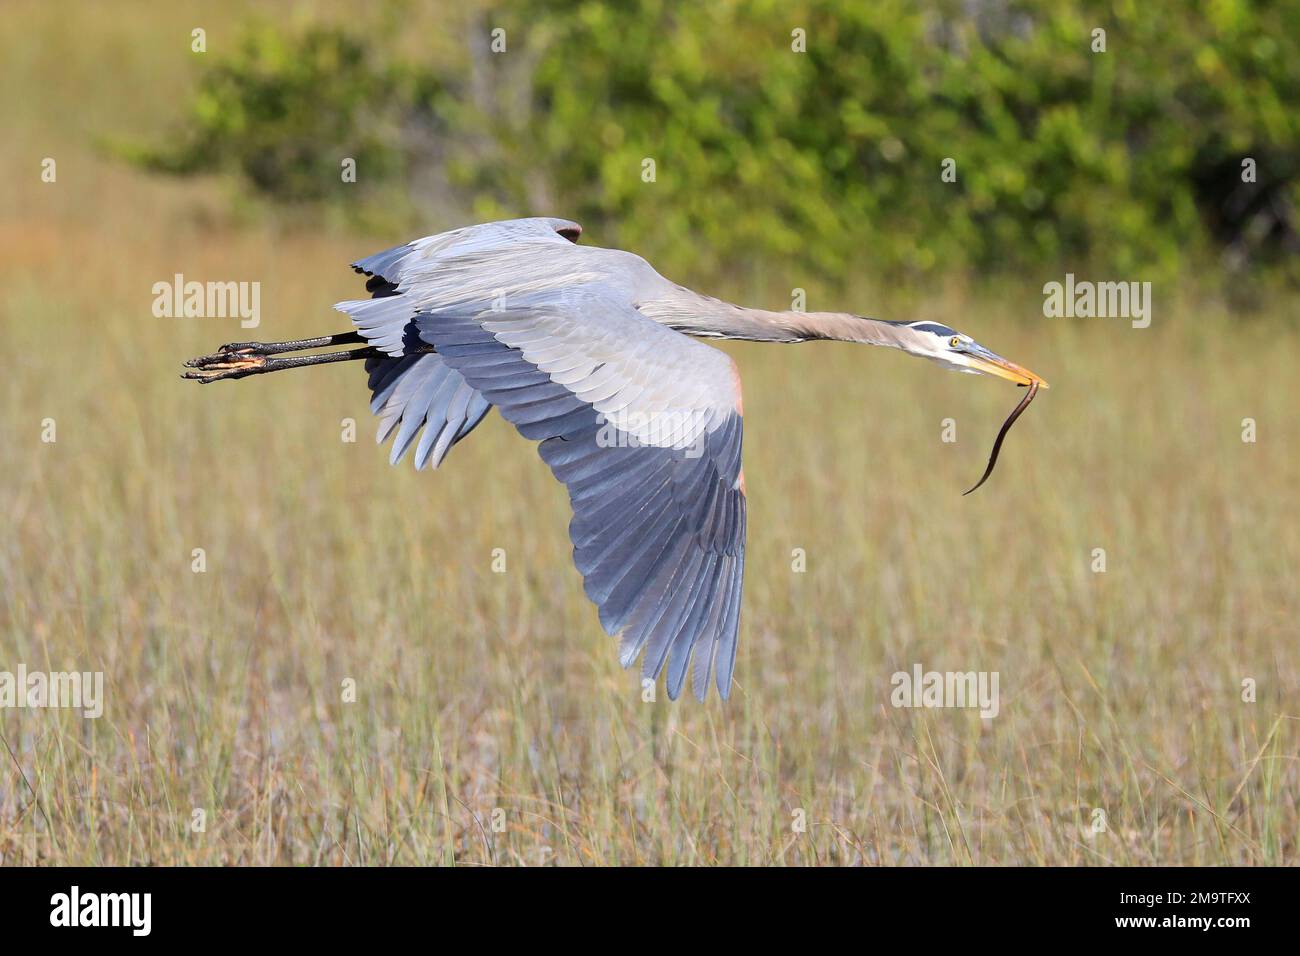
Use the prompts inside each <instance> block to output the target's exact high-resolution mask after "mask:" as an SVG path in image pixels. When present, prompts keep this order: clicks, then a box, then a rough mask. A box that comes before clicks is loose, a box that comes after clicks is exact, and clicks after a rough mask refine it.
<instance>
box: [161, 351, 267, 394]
mask: <svg viewBox="0 0 1300 956" xmlns="http://www.w3.org/2000/svg"><path fill="white" fill-rule="evenodd" d="M259 344H260V343H257V342H232V343H230V344H229V345H223V346H221V350H220V351H218V352H217V353H216V354H214V355H202V356H200V357H198V358H192V359H190V360H189V361H188V362H186V363H185V366H186V367H187V368H189V369H190V370H191V371H188V372H185V373H183V374H182V376H181V377H182V378H188V379H191V380H193V381H196V382H201V383H203V384H205V385H206V384H207V383H208V382H219V381H221V380H222V379H223V378H243V377H244V376H245V375H256V374H257V373H258V372H262V371H265V370H266V356H265V355H264V354H261V353H259V352H257V351H256V347H257V346H258V345H259Z"/></svg>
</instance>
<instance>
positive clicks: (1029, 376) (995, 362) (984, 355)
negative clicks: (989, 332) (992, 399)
mask: <svg viewBox="0 0 1300 956" xmlns="http://www.w3.org/2000/svg"><path fill="white" fill-rule="evenodd" d="M962 354H963V355H965V356H966V358H967V360H968V361H969V364H970V367H971V368H973V369H974V370H975V371H977V372H985V373H987V374H989V375H996V376H997V377H998V378H1005V379H1006V380H1007V381H1009V382H1015V383H1016V384H1017V385H1032V384H1033V383H1034V382H1037V383H1038V387H1039V388H1048V387H1049V386H1048V384H1047V382H1046V381H1044V380H1043V378H1042V376H1040V375H1036V374H1034V373H1033V372H1031V371H1029V369H1027V368H1025V367H1024V366H1022V365H1017V364H1016V363H1015V362H1009V361H1007V360H1006V359H1004V358H1003V357H1002V356H1001V355H998V354H996V353H994V352H990V351H989V350H988V349H986V348H984V346H982V345H976V344H975V343H974V342H972V343H971V344H970V345H968V346H967V347H966V349H965V350H964V351H963V353H962Z"/></svg>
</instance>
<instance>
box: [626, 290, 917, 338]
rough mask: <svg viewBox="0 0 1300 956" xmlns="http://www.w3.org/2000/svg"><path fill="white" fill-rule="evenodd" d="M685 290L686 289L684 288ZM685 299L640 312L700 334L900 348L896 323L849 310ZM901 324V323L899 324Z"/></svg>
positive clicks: (695, 297)
mask: <svg viewBox="0 0 1300 956" xmlns="http://www.w3.org/2000/svg"><path fill="white" fill-rule="evenodd" d="M683 291H686V290H683ZM691 296H692V299H691V300H690V301H682V302H674V303H672V304H671V306H670V307H669V308H667V309H665V310H663V311H660V310H657V309H655V308H654V305H653V304H652V303H645V304H643V305H642V307H641V308H642V311H643V312H644V313H646V314H647V315H649V316H650V317H652V318H655V319H657V320H658V321H660V322H663V323H664V324H666V325H669V326H671V327H672V328H675V329H677V331H679V332H685V333H687V334H688V335H698V336H703V337H705V338H722V339H741V340H744V341H749V342H810V341H814V340H818V339H821V340H828V341H835V342H860V343H862V344H864V345H881V346H885V347H888V348H901V347H902V342H901V337H902V334H903V333H902V332H901V331H900V326H899V324H897V323H894V322H888V321H885V320H883V319H869V318H866V317H864V316H860V315H851V314H850V313H848V312H772V311H769V310H767V309H747V308H745V307H744V306H739V305H733V304H732V303H730V302H724V301H723V300H721V299H715V298H712V297H711V296H705V295H699V294H698V293H694V292H693V293H691ZM904 328H905V327H904Z"/></svg>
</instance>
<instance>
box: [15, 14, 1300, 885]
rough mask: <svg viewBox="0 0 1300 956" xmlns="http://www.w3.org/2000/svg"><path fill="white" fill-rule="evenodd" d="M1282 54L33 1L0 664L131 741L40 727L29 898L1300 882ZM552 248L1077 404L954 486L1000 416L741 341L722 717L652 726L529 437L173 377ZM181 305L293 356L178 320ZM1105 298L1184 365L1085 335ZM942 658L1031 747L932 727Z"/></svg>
mask: <svg viewBox="0 0 1300 956" xmlns="http://www.w3.org/2000/svg"><path fill="white" fill-rule="evenodd" d="M1298 48H1300V4H1297V3H1296V2H1294V0H1291V2H1279V3H1270V2H1255V3H1251V2H1231V0H1217V2H1212V3H1207V4H1203V5H1196V6H1195V8H1193V7H1191V6H1189V5H1185V4H1180V3H1174V2H1154V3H1126V2H1112V3H1083V2H1074V3H1047V2H1042V3H1040V2H962V3H957V2H926V3H893V2H881V3H872V4H858V3H850V2H832V0H825V2H808V3H798V2H793V3H790V2H784V3H778V2H764V0H752V2H736V0H725V2H718V3H709V4H671V3H661V2H650V0H644V2H629V3H622V4H602V3H595V2H572V3H566V2H560V3H555V2H548V3H540V2H536V3H535V2H531V0H519V2H501V3H494V2H479V0H461V2H457V3H449V2H442V0H431V2H420V3H417V2H413V0H410V2H403V0H389V2H381V3H372V4H366V5H364V7H359V6H358V5H354V4H346V3H342V2H327V0H319V2H296V3H289V2H285V3H274V2H273V3H256V4H255V3H251V2H249V3H245V2H225V3H215V2H177V3H173V4H167V5H164V6H161V7H160V6H159V5H157V4H150V3H145V2H142V0H141V2H135V0H128V2H120V3H115V4H101V3H94V2H89V0H84V2H83V0H72V2H63V3H46V2H37V0H8V3H7V4H6V13H5V16H4V17H3V18H2V19H0V79H2V80H3V88H4V89H5V90H6V97H5V104H6V105H5V127H6V129H5V135H4V137H2V138H0V164H2V168H3V170H4V177H5V187H4V189H3V190H0V279H2V280H3V281H0V329H2V330H3V335H4V340H5V352H6V355H7V359H8V362H7V369H6V374H5V375H4V376H3V386H2V387H0V393H2V394H3V401H2V402H0V443H2V447H3V448H4V467H3V469H0V494H3V497H4V501H5V502H6V508H5V511H6V514H5V517H4V519H3V522H4V524H3V527H4V534H3V535H0V585H2V593H3V603H2V604H0V671H5V670H8V671H13V670H15V668H16V666H17V664H18V663H22V664H24V665H25V666H26V667H27V668H28V669H29V670H35V669H38V668H44V669H48V670H65V669H66V670H80V671H103V672H104V675H105V684H106V694H105V696H106V701H105V713H104V716H103V717H102V718H100V719H98V720H85V719H82V717H81V715H80V713H79V712H75V713H74V712H69V711H66V710H48V711H34V710H19V709H12V710H10V709H3V710H0V733H2V734H3V737H4V740H5V744H6V746H7V752H5V753H3V754H0V862H30V861H36V862H52V863H89V864H96V863H118V864H126V863H292V864H313V863H330V864H353V863H362V864H382V863H421V864H423V863H467V864H493V863H563V864H589V863H599V864H607V863H664V864H681V863H726V864H747V863H801V864H807V863H864V864H933V863H944V864H954V863H956V864H972V863H973V864H1026V863H1028V864H1070V865H1086V864H1102V865H1104V864H1113V863H1127V864H1144V863H1168V864H1221V863H1246V864H1263V865H1276V864H1286V863H1293V862H1295V859H1296V853H1297V848H1296V832H1297V823H1298V821H1300V769H1298V764H1300V751H1298V746H1297V728H1296V718H1297V716H1298V715H1300V667H1298V666H1297V656H1296V646H1297V628H1296V621H1297V620H1300V600H1297V596H1296V586H1295V582H1296V581H1297V578H1298V577H1300V574H1298V572H1300V522H1297V521H1296V519H1295V516H1294V513H1293V510H1292V509H1291V508H1290V504H1291V502H1292V501H1293V499H1294V492H1295V488H1296V486H1297V482H1298V481H1300V456H1297V454H1296V451H1295V449H1296V448H1297V442H1300V424H1298V423H1297V420H1296V409H1297V407H1300V385H1297V376H1296V371H1295V363H1296V360H1297V358H1298V357H1300V348H1298V346H1300V328H1298V327H1297V304H1298V303H1297V295H1296V290H1297V282H1300V265H1298V263H1300V257H1298V256H1297V252H1298V251H1300V235H1298V234H1297V225H1298V223H1297V208H1298V203H1300V49H1298ZM349 160H350V161H352V167H351V168H354V169H355V177H354V179H355V181H352V179H350V178H349V177H348V175H347V170H348V169H349V166H348V161H349ZM527 215H555V216H561V217H565V218H572V219H576V220H578V221H580V222H581V223H582V224H583V225H584V227H585V234H584V240H583V241H584V242H591V243H595V244H599V245H607V246H618V247H621V248H625V249H629V250H632V251H635V252H637V253H640V254H641V255H643V256H645V257H646V258H647V259H649V260H650V262H651V263H652V264H654V265H655V266H656V268H658V269H659V271H660V272H662V273H663V274H665V275H667V276H668V277H670V278H672V279H674V280H676V281H679V282H682V283H683V284H686V285H690V286H692V287H694V288H696V289H699V290H701V291H704V292H708V293H711V294H715V295H719V296H722V297H725V298H729V299H733V300H735V301H739V302H742V303H744V304H747V305H753V306H762V307H767V308H789V307H790V306H791V304H792V302H795V301H796V300H799V299H802V304H803V305H805V306H806V308H808V309H831V310H844V311H852V312H855V313H859V314H866V315H873V316H876V317H879V318H889V319H930V320H935V321H940V322H944V323H945V324H948V325H951V326H953V327H954V328H957V329H959V330H961V331H963V332H966V333H968V334H970V335H972V336H974V337H975V338H976V339H977V340H978V341H980V342H982V343H983V344H985V345H988V346H989V347H991V348H993V349H995V350H996V351H998V352H1000V353H1002V354H1004V355H1006V356H1008V357H1009V358H1011V359H1012V360H1014V361H1016V362H1019V363H1022V364H1024V365H1026V366H1028V367H1029V368H1032V369H1034V370H1035V371H1036V372H1039V373H1040V374H1042V375H1043V376H1044V377H1045V378H1046V379H1048V380H1049V381H1050V382H1051V383H1052V388H1051V390H1050V391H1049V392H1046V393H1044V394H1043V395H1041V396H1040V397H1039V399H1038V401H1037V402H1036V403H1035V405H1034V407H1033V408H1032V410H1031V411H1030V412H1028V413H1027V414H1026V415H1025V417H1024V418H1023V419H1022V420H1021V423H1020V424H1019V425H1018V426H1017V428H1016V430H1015V433H1014V434H1013V435H1012V436H1011V438H1010V439H1009V441H1008V445H1007V448H1006V449H1005V451H1004V453H1003V456H1002V459H1001V464H1000V465H999V470H998V472H997V473H995V475H994V476H993V478H992V479H991V480H990V483H989V484H988V485H986V486H985V487H984V488H982V489H981V490H980V491H979V492H978V493H977V494H975V495H972V496H970V497H969V498H962V497H961V491H963V490H964V489H965V488H966V487H968V486H969V485H970V483H971V482H972V481H973V480H974V478H975V477H977V476H978V474H979V473H980V471H981V470H982V468H983V465H984V462H985V459H986V456H987V453H988V448H989V443H990V442H991V440H992V437H993V435H994V434H995V433H996V430H997V427H998V425H999V424H1000V422H1001V421H1002V418H1003V417H1004V416H1005V414H1006V413H1007V412H1008V411H1009V410H1010V408H1011V406H1012V405H1013V404H1014V402H1015V400H1016V399H1017V397H1018V395H1017V394H1016V393H1015V392H1014V390H1012V389H1010V388H1005V387H1000V386H999V384H998V383H996V382H994V381H993V380H991V379H975V378H971V377H967V376H953V375H947V374H945V373H943V372H941V371H940V370H938V369H936V368H934V367H932V366H930V365H928V364H927V363H917V362H910V361H908V360H906V359H904V358H902V357H901V356H897V355H889V354H884V355H882V354H876V350H867V349H861V348H854V347H852V346H848V345H831V344H825V343H820V344H812V345H806V346H800V347H799V348H793V347H784V346H767V347H764V346H758V345H735V346H732V345H728V346H726V348H727V351H729V352H730V353H731V354H732V355H733V356H734V357H735V358H736V360H737V362H738V364H739V365H740V368H741V372H742V376H743V378H744V383H745V388H746V396H745V404H746V409H747V412H748V414H747V416H746V452H745V456H746V474H747V484H748V488H749V497H750V538H749V551H748V566H747V575H746V596H745V604H744V611H743V615H742V623H741V644H740V653H739V658H738V663H737V669H736V678H737V687H736V690H735V692H734V694H733V698H732V700H731V702H730V703H729V704H727V705H722V704H720V703H719V702H718V701H717V700H716V698H714V699H711V700H710V701H709V702H708V703H706V704H704V705H700V704H698V703H696V702H694V701H682V702H678V703H677V704H675V705H674V704H669V703H668V702H667V700H666V699H665V697H664V695H663V693H662V688H660V693H659V700H657V701H655V702H645V701H643V700H642V694H641V688H640V686H639V683H638V675H637V673H636V672H635V671H631V672H624V671H622V670H620V669H619V667H618V664H617V660H616V654H615V644H614V642H613V641H612V640H611V639H609V638H607V637H606V636H605V635H604V634H603V633H602V632H601V631H600V628H599V625H598V623H597V620H596V615H595V612H594V610H592V609H591V608H590V606H589V605H588V604H587V602H586V601H585V598H584V597H583V595H582V590H581V580H580V577H579V575H578V574H577V572H576V571H574V570H573V568H572V567H571V566H570V561H569V551H570V546H569V542H568V540H567V536H566V534H565V527H566V524H567V520H568V505H567V500H566V497H565V494H564V491H563V489H562V488H560V487H559V486H558V485H557V484H555V483H554V482H553V481H552V479H551V478H550V475H549V474H548V472H547V471H546V469H545V467H544V466H543V465H542V464H541V462H540V461H538V460H537V457H536V454H535V452H534V451H533V449H531V448H530V447H529V446H528V444H527V443H525V442H523V441H521V440H520V439H519V438H518V437H517V436H516V435H515V434H514V432H513V431H512V430H511V429H510V428H508V427H507V426H505V425H504V424H503V423H502V422H500V420H499V419H498V418H497V417H496V416H491V417H490V418H489V420H488V421H487V422H485V424H484V425H483V426H482V427H481V428H480V429H479V430H478V431H476V432H475V433H474V435H473V437H472V439H470V440H468V441H466V442H465V443H464V444H463V445H461V446H458V447H457V448H456V449H455V450H453V452H452V453H451V454H450V456H449V458H448V461H447V463H446V464H445V465H444V466H443V467H442V468H441V469H440V470H439V471H438V472H436V473H432V474H430V473H415V472H413V471H412V469H411V468H410V467H409V465H404V466H403V467H400V468H395V469H390V468H389V466H388V465H387V463H386V454H387V449H386V448H385V449H382V450H378V449H375V448H374V447H372V443H371V441H370V438H369V436H370V435H371V434H372V428H373V422H372V421H371V420H370V419H369V417H368V413H367V401H368V394H367V393H366V390H365V387H364V385H365V380H364V377H363V376H362V374H361V371H360V369H358V368H355V367H352V368H350V367H346V366H344V367H332V368H324V369H316V370H313V371H312V372H301V373H295V374H294V375H285V376H274V377H273V378H272V379H269V380H268V379H256V380H252V381H249V382H242V383H240V384H238V385H231V384H220V385H216V386H213V387H211V388H199V387H197V386H194V385H192V384H190V383H184V382H182V381H181V380H180V378H179V372H180V362H181V361H182V360H184V359H185V358H188V357H190V356H193V355H199V354H203V353H206V352H209V351H212V350H213V348H214V347H215V346H217V345H219V344H221V343H223V342H228V341H238V340H247V339H260V340H277V339H287V338H293V337H298V336H303V335H312V334H323V333H328V332H332V331H338V330H340V329H342V328H343V327H344V320H343V319H342V317H341V316H339V315H338V314H336V313H332V312H331V311H330V305H331V304H332V303H334V302H336V301H338V300H340V299H345V298H353V297H356V296H358V295H359V294H360V285H359V283H358V282H357V281H356V276H355V275H353V274H352V272H351V270H349V269H348V268H347V263H348V262H350V261H353V260H355V259H357V258H360V257H362V256H364V255H367V254H369V253H372V252H374V251H377V250H379V249H382V248H385V247H388V246H391V245H394V244H397V243H399V242H402V241H405V240H406V239H409V238H412V237H415V236H419V235H424V234H429V233H434V232H439V231H443V230H445V229H449V228H453V227H455V226H458V225H463V224H466V223H470V222H476V221H484V220H488V219H496V218H513V217H518V216H527ZM178 273H179V274H183V275H184V277H185V279H187V280H197V281H219V282H256V283H259V284H260V295H261V302H260V304H261V324H260V326H259V327H257V328H256V329H249V328H241V327H240V323H239V321H238V319H237V318H219V317H209V318H161V317H158V316H156V315H155V314H154V312H153V311H152V308H153V304H154V299H155V295H156V294H155V292H154V291H153V287H154V285H155V284H156V283H159V282H163V283H170V282H172V280H173V277H174V276H175V275H176V274H178ZM1067 273H1069V274H1073V275H1074V276H1076V277H1077V278H1078V279H1081V280H1082V279H1087V280H1092V281H1098V282H1103V281H1106V282H1149V283H1151V289H1152V294H1151V301H1150V305H1151V312H1150V319H1151V323H1150V326H1149V327H1148V328H1135V327H1134V326H1133V324H1132V323H1131V321H1130V320H1129V319H1128V318H1125V317H1119V318H1099V317H1078V318H1064V317H1056V318H1048V317H1045V315H1044V286H1045V285H1046V284H1047V283H1051V282H1064V281H1065V276H1066V274H1067ZM349 422H352V423H353V424H354V426H355V432H356V433H359V435H360V439H359V440H357V441H355V442H354V441H351V440H350V439H349V437H348V436H349V424H348V423H349ZM949 422H951V423H952V425H951V429H950V427H949V425H948V423H949ZM51 428H52V429H53V430H51ZM952 429H955V436H956V440H955V441H945V440H944V437H943V436H944V435H945V432H946V431H948V432H949V433H951V430H952ZM195 549H201V552H202V555H203V560H202V562H201V565H202V567H201V568H199V567H198V566H197V565H196V563H195V562H196V560H197V559H196V557H195V555H196V550H195ZM498 550H499V551H501V552H502V553H503V554H504V556H505V561H506V569H505V571H504V573H496V572H495V571H494V567H493V562H494V555H495V554H496V552H497V551H498ZM1099 552H1100V553H1101V564H1100V566H1099V564H1098V556H1099ZM917 663H920V664H921V665H923V667H924V668H926V669H932V670H953V671H971V670H975V671H988V672H992V671H996V672H998V673H999V674H1000V687H1001V694H1002V700H1001V708H1000V713H999V715H998V716H997V717H996V718H994V719H992V720H982V719H981V718H980V717H979V716H978V714H976V713H974V712H973V711H968V710H907V709H898V708H894V707H892V706H891V705H890V701H889V695H890V691H891V689H892V688H891V683H890V680H891V675H892V674H893V673H895V672H897V671H910V669H911V668H912V666H913V665H914V664H917ZM349 687H350V688H352V691H351V693H350V694H349V692H348V688H349ZM196 811H202V815H201V816H202V819H203V821H204V822H203V826H202V827H201V828H196V826H195V823H194V821H195V820H196V819H197V818H196V816H195V813H196ZM1098 821H1100V823H1099V822H1098Z"/></svg>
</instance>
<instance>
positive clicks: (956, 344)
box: [948, 335, 961, 349]
mask: <svg viewBox="0 0 1300 956" xmlns="http://www.w3.org/2000/svg"><path fill="white" fill-rule="evenodd" d="M948 344H949V345H951V346H952V347H953V348H955V349H959V348H961V336H959V335H954V336H953V337H952V338H950V339H949V340H948Z"/></svg>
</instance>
